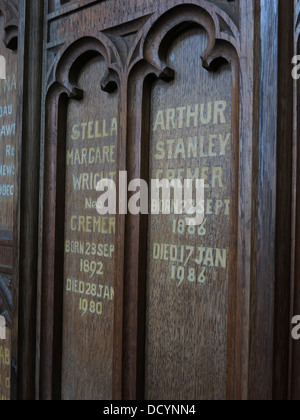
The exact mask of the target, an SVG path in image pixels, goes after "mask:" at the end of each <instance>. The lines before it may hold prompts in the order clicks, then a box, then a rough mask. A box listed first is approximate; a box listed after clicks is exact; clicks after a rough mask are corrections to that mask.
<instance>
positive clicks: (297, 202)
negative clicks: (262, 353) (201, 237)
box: [289, 0, 300, 401]
mask: <svg viewBox="0 0 300 420" xmlns="http://www.w3.org/2000/svg"><path fill="white" fill-rule="evenodd" d="M299 16H300V3H299V1H298V0H295V2H294V27H293V29H294V54H293V55H298V54H299V51H300V48H299V35H300V27H299ZM293 87H294V95H293V99H294V112H293V116H294V122H293V127H294V137H293V208H292V215H293V226H292V227H293V230H292V259H291V262H292V266H291V310H290V325H289V331H290V359H289V399H291V400H297V401H298V400H299V399H300V379H299V377H300V362H299V355H300V342H299V340H298V341H296V340H293V339H292V334H291V331H292V328H293V327H294V325H292V324H291V321H292V319H293V317H294V316H297V315H299V314H300V265H299V261H300V260H299V258H300V243H299V236H300V224H299V220H300V219H299V209H300V194H299V185H300V167H299V159H300V148H299V138H300V137H299V100H300V90H299V80H294V86H293Z"/></svg>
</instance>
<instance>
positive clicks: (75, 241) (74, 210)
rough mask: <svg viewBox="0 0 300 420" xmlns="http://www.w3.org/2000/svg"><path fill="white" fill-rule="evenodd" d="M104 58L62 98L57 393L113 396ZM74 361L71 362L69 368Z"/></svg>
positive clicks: (111, 105) (111, 146)
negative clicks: (103, 206)
mask: <svg viewBox="0 0 300 420" xmlns="http://www.w3.org/2000/svg"><path fill="white" fill-rule="evenodd" d="M105 70H106V68H105V62H104V60H102V59H101V58H95V59H93V60H92V61H90V63H89V64H87V65H86V66H85V68H84V69H83V70H82V72H81V75H80V77H79V85H80V87H81V88H82V89H83V91H84V98H83V100H82V101H71V102H70V103H69V106H68V118H67V139H66V188H65V247H64V251H65V275H64V277H65V279H64V305H63V308H64V312H63V367H62V372H63V374H62V397H63V399H111V398H112V394H111V392H112V385H111V381H112V379H111V378H112V348H113V347H112V346H113V344H112V339H113V310H114V294H115V292H114V260H115V231H116V220H115V216H107V217H101V216H100V215H99V214H98V213H97V211H96V201H97V198H98V195H97V194H98V193H97V192H96V185H97V183H98V181H99V180H100V179H102V178H109V179H112V180H114V181H115V182H116V165H117V163H116V161H117V156H116V142H117V135H118V119H117V117H116V116H117V115H118V108H117V104H118V102H117V100H118V99H117V94H107V93H105V92H103V91H102V90H101V84H100V81H101V78H102V77H103V76H104V74H105ZM74 366H76V368H74Z"/></svg>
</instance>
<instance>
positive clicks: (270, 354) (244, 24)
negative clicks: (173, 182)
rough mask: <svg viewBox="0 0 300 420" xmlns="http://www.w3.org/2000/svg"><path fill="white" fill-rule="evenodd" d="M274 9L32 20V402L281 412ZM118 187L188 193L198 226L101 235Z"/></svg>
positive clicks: (95, 12)
mask: <svg viewBox="0 0 300 420" xmlns="http://www.w3.org/2000/svg"><path fill="white" fill-rule="evenodd" d="M283 4H284V3H282V2H281V1H278V2H275V5H274V1H273V0H264V1H261V2H247V1H246V0H242V1H240V2H236V1H234V2H233V1H231V2H229V1H223V0H211V1H206V0H189V1H182V0H169V1H168V2H162V1H161V2H156V1H147V2H145V1H142V0H128V1H123V0H105V1H88V0H80V1H76V2H75V1H56V0H53V1H48V2H46V10H45V25H46V27H45V35H44V36H45V40H47V43H46V44H45V51H44V71H43V92H44V94H43V101H42V104H43V105H42V120H41V123H42V139H41V151H42V156H41V186H42V191H41V194H40V195H41V211H40V223H41V229H40V235H39V245H40V267H39V287H40V302H39V311H40V315H41V316H40V318H39V326H40V330H41V337H40V372H39V374H40V376H39V379H40V383H39V385H40V389H39V391H40V395H39V396H40V398H42V399H53V398H58V399H59V398H63V399H78V398H83V399H88V398H91V399H99V398H101V399H102V398H103V399H105V398H107V399H111V398H119V399H120V398H124V399H137V398H145V397H146V398H147V399H150V398H159V399H162V398H166V399H174V398H185V399H192V398H196V399H205V398H208V399H217V398H219V399H225V398H228V399H249V398H266V399H268V398H272V397H273V396H281V397H282V396H283V395H284V392H285V389H286V380H287V372H286V366H287V357H286V356H287V352H286V350H287V337H286V335H285V336H284V337H283V336H281V335H280V334H279V332H280V329H281V327H282V326H283V325H284V324H285V323H287V309H286V308H287V306H288V294H289V283H288V281H287V280H288V279H287V276H288V275H289V273H288V271H289V267H288V263H287V261H288V262H289V254H290V249H289V238H288V237H289V233H287V232H289V228H290V220H289V217H287V218H285V220H286V223H285V222H284V217H283V214H284V211H283V210H284V207H285V206H284V203H285V202H289V201H290V200H289V198H290V195H289V194H290V176H291V162H290V161H291V149H290V146H291V144H290V142H289V141H288V140H289V139H290V129H291V112H290V107H289V106H288V102H287V101H286V102H283V103H282V104H280V105H279V101H277V100H275V99H274V98H277V96H279V93H280V95H282V96H283V92H284V88H285V86H288V89H290V85H289V84H288V82H287V80H288V79H287V71H286V70H283V64H281V65H280V66H279V68H278V62H280V63H286V61H287V55H288V52H289V48H288V45H287V44H285V41H286V40H287V39H288V38H289V36H290V32H288V34H287V35H286V37H282V42H281V41H280V42H279V36H278V33H279V29H278V28H279V25H278V23H279V24H280V25H281V28H282V27H284V26H285V25H286V22H287V21H288V17H289V13H290V9H289V8H286V10H285V8H284V6H283ZM279 6H280V7H279ZM279 11H280V13H279ZM280 32H281V33H282V32H284V31H280ZM270 46H271V47H270ZM281 59H282V62H281V61H280V60H281ZM277 70H278V71H277ZM279 80H280V83H279ZM281 80H282V81H283V82H281ZM285 83H287V85H285ZM266 109H268V110H270V112H268V113H267V115H266V113H265V110H266ZM279 114H280V115H281V117H280V118H279V117H278V115H279ZM114 119H115V120H114ZM281 138H282V139H288V140H287V141H286V142H283V141H282V140H281ZM96 148H99V151H97V149H96ZM95 149H96V151H95ZM95 156H98V160H99V161H95V160H94V158H95ZM281 156H284V159H280V158H281ZM101 158H102V160H101ZM118 171H127V174H128V181H130V180H132V179H134V178H141V179H145V180H146V181H149V180H150V179H151V178H156V177H159V178H163V177H166V178H169V179H174V178H180V179H183V178H188V177H200V178H203V179H204V180H205V184H206V188H205V194H206V196H205V203H204V212H205V220H204V223H203V225H202V226H200V227H199V228H198V227H197V228H193V227H190V228H188V227H186V226H185V225H184V224H183V223H182V219H183V218H182V217H177V216H174V215H168V216H167V215H161V216H155V215H150V216H148V215H132V214H117V215H116V217H115V218H114V217H107V218H102V219H101V218H100V217H99V215H98V214H97V212H96V209H95V201H96V198H97V194H96V192H95V191H93V190H94V189H95V184H96V181H97V180H99V179H100V177H101V176H103V175H104V174H105V176H106V174H108V177H109V178H113V179H114V180H116V181H117V187H118V186H120V185H119V183H118V177H117V176H116V175H117V173H118ZM285 173H286V174H287V177H284V174H285ZM118 204H119V202H118ZM117 207H118V206H117ZM287 209H288V210H289V207H288V206H287ZM288 213H289V211H288ZM285 227H286V230H285ZM281 239H282V241H281ZM281 296H282V302H281V304H282V308H283V309H282V310H281V311H275V306H276V304H277V301H279V299H280V297H281ZM283 312H284V316H282V314H283ZM275 381H277V382H276V385H274V383H275ZM277 384H280V385H277Z"/></svg>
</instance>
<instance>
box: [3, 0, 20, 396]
mask: <svg viewBox="0 0 300 420" xmlns="http://www.w3.org/2000/svg"><path fill="white" fill-rule="evenodd" d="M9 7H11V9H10V10H9ZM14 10H15V9H14V5H12V4H10V5H8V4H5V5H4V4H2V2H1V3H0V56H1V58H0V66H1V68H0V73H1V80H0V231H1V234H0V242H1V243H0V316H2V317H3V318H4V320H5V323H6V327H5V338H4V339H0V399H1V400H9V399H10V397H11V387H10V383H11V371H10V368H11V350H12V349H11V344H12V343H11V339H12V334H11V321H12V320H11V316H12V312H11V311H12V297H11V296H12V290H11V288H12V277H11V274H12V269H13V241H12V238H13V228H14V221H15V203H16V134H17V123H16V120H17V104H18V91H17V89H18V84H17V80H18V60H17V51H16V49H15V45H13V44H14V42H15V41H16V39H13V38H11V40H12V39H13V41H12V43H10V37H9V34H6V32H5V30H6V29H7V24H8V22H9V19H12V18H13V16H11V15H10V12H11V11H14ZM13 28H14V25H13ZM6 36H7V38H6ZM8 46H10V47H12V48H14V49H13V50H11V49H8V48H7V47H8ZM3 273H6V274H3ZM7 274H9V275H7ZM3 318H2V321H3V322H4V320H3Z"/></svg>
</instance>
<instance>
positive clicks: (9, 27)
mask: <svg viewBox="0 0 300 420" xmlns="http://www.w3.org/2000/svg"><path fill="white" fill-rule="evenodd" d="M0 14H2V15H3V17H4V38H3V41H4V43H5V45H6V47H7V48H9V49H11V50H16V49H17V46H18V27H19V11H18V0H0Z"/></svg>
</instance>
